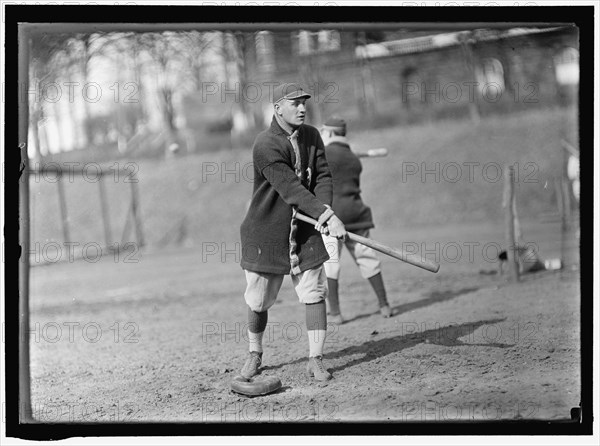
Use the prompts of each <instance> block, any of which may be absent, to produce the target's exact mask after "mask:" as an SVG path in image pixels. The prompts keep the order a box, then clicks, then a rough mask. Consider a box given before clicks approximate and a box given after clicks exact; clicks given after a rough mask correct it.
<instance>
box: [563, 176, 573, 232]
mask: <svg viewBox="0 0 600 446" xmlns="http://www.w3.org/2000/svg"><path fill="white" fill-rule="evenodd" d="M570 186H571V182H570V181H569V179H568V178H567V177H563V178H562V191H563V203H564V205H563V209H564V214H565V230H569V229H570V227H571V191H570Z"/></svg>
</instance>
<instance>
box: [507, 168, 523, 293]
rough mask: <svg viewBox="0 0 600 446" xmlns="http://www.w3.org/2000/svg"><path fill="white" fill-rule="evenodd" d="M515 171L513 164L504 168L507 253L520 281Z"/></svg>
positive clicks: (513, 273) (513, 274)
mask: <svg viewBox="0 0 600 446" xmlns="http://www.w3.org/2000/svg"><path fill="white" fill-rule="evenodd" d="M514 178H515V172H514V170H513V166H510V165H506V166H505V169H504V203H503V205H504V208H505V214H504V215H505V219H504V223H505V227H506V245H507V248H506V254H507V257H508V270H509V274H510V278H511V280H512V281H513V282H518V281H519V253H518V250H517V242H516V239H515V214H514V212H513V210H514V206H515V204H514V201H515V187H514Z"/></svg>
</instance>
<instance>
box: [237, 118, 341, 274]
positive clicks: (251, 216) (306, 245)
mask: <svg viewBox="0 0 600 446" xmlns="http://www.w3.org/2000/svg"><path fill="white" fill-rule="evenodd" d="M287 136H288V135H287V133H286V132H285V131H284V130H283V129H282V128H281V127H280V126H279V124H278V123H277V121H276V120H275V118H273V121H272V123H271V127H270V128H268V129H267V130H265V131H263V132H261V133H260V134H259V135H258V136H257V137H256V140H255V142H254V146H253V148H252V160H253V163H254V191H253V194H252V200H251V202H250V207H249V209H248V212H247V214H246V218H245V219H244V221H243V222H242V225H241V228H240V234H241V240H242V261H241V267H242V268H244V269H247V270H249V271H255V272H263V273H275V274H290V269H291V266H290V256H289V255H290V243H289V236H290V224H291V220H292V206H297V209H298V210H299V211H300V212H302V213H303V214H306V215H309V216H311V217H313V218H314V219H315V220H316V219H318V218H319V216H320V215H321V214H322V213H323V212H325V211H326V210H327V208H326V207H325V204H327V205H331V200H332V193H333V192H332V189H333V184H332V180H331V173H330V172H329V167H328V166H327V160H326V158H325V148H324V147H323V140H322V139H321V135H319V131H318V130H317V129H316V128H314V127H312V126H309V125H302V126H300V129H299V137H298V145H299V148H300V160H301V166H302V181H301V180H300V178H298V176H296V174H295V172H294V164H295V158H296V157H295V155H294V149H293V147H292V144H291V142H290V141H289V140H288V139H287ZM309 168H310V174H309ZM309 177H310V178H309ZM296 243H297V247H296V252H297V254H298V257H299V260H300V264H299V267H300V271H306V270H307V269H312V268H315V267H317V266H319V265H321V264H322V263H323V262H325V261H327V260H328V259H329V255H328V254H327V250H326V249H325V245H324V244H323V240H322V238H321V234H320V233H319V232H318V231H317V230H316V229H315V228H314V227H313V226H312V225H309V224H307V223H304V222H300V221H299V222H298V232H297V234H296Z"/></svg>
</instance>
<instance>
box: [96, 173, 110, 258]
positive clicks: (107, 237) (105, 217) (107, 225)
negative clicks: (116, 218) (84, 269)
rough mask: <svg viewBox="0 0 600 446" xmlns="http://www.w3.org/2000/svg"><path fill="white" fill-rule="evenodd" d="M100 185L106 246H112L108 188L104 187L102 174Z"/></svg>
mask: <svg viewBox="0 0 600 446" xmlns="http://www.w3.org/2000/svg"><path fill="white" fill-rule="evenodd" d="M98 187H99V188H100V207H101V208H102V224H103V225H104V241H105V242H106V247H110V244H111V241H112V237H111V234H110V232H111V231H110V220H109V215H108V203H107V201H106V190H105V189H104V175H101V176H100V179H99V180H98Z"/></svg>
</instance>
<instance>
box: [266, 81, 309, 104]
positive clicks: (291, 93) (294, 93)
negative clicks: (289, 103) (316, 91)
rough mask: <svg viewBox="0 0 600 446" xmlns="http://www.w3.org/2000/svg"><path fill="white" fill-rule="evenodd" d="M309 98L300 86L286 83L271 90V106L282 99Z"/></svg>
mask: <svg viewBox="0 0 600 446" xmlns="http://www.w3.org/2000/svg"><path fill="white" fill-rule="evenodd" d="M310 97H311V96H310V95H309V94H308V93H306V92H305V91H304V89H303V88H302V86H301V85H300V84H296V83H286V84H281V85H278V86H277V87H275V89H274V90H273V104H276V103H277V102H279V101H281V100H282V99H298V98H307V99H308V98H310Z"/></svg>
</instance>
